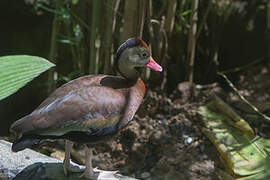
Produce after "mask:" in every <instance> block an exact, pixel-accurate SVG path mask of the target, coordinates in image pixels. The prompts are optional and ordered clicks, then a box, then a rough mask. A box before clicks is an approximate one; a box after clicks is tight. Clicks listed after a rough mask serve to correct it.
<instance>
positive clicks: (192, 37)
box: [186, 0, 199, 83]
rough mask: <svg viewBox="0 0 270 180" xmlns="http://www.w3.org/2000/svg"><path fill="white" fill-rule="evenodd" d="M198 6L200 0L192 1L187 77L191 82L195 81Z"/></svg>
mask: <svg viewBox="0 0 270 180" xmlns="http://www.w3.org/2000/svg"><path fill="white" fill-rule="evenodd" d="M198 6H199V0H192V1H191V10H192V12H191V16H190V30H189V38H188V56H187V57H188V58H187V68H186V69H187V72H186V74H187V78H186V80H188V81H189V82H190V83H193V76H194V75H193V69H194V59H195V47H196V33H197V20H198Z"/></svg>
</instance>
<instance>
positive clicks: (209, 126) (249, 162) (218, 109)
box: [200, 97, 270, 180]
mask: <svg viewBox="0 0 270 180" xmlns="http://www.w3.org/2000/svg"><path fill="white" fill-rule="evenodd" d="M200 113H201V115H202V122H203V124H204V126H205V127H203V128H202V131H203V133H204V134H205V135H206V136H207V137H208V138H209V139H210V140H211V141H212V143H213V144H214V145H215V147H216V148H217V150H218V151H219V153H220V158H221V160H222V162H223V164H224V166H225V167H226V169H227V170H228V173H230V175H228V174H227V173H225V172H221V176H223V178H224V179H233V178H230V177H231V176H234V177H236V179H241V180H244V179H245V180H248V179H269V177H270V173H269V172H270V171H269V169H270V166H269V164H270V155H269V143H270V141H269V140H266V139H263V138H260V137H255V138H254V135H253V131H252V129H251V128H250V126H249V124H248V123H247V122H245V121H244V119H242V118H241V117H240V116H239V115H238V114H236V113H235V112H234V111H233V110H232V109H231V108H230V107H229V106H228V105H227V104H225V103H224V102H223V101H222V100H221V99H220V98H218V97H215V98H214V99H213V100H212V101H211V102H209V103H208V104H207V105H206V106H202V107H201V108H200Z"/></svg>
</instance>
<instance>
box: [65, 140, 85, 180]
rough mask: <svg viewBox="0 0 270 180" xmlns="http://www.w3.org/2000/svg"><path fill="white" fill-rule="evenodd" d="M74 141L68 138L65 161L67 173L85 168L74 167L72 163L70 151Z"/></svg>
mask: <svg viewBox="0 0 270 180" xmlns="http://www.w3.org/2000/svg"><path fill="white" fill-rule="evenodd" d="M72 146H73V142H72V141H69V140H66V145H65V159H64V162H63V168H64V173H65V175H67V174H68V172H82V171H83V169H80V168H79V167H74V166H71V165H70V152H71V150H72Z"/></svg>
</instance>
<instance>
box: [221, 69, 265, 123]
mask: <svg viewBox="0 0 270 180" xmlns="http://www.w3.org/2000/svg"><path fill="white" fill-rule="evenodd" d="M217 74H218V75H220V76H222V77H223V78H224V79H225V80H226V81H227V83H228V84H229V85H230V86H231V88H232V89H233V90H234V91H235V92H236V94H237V95H238V96H239V97H240V99H242V100H243V101H244V102H245V103H246V104H247V105H248V106H249V107H250V108H252V109H253V110H254V111H255V112H256V113H258V114H259V115H260V116H261V117H263V118H264V119H266V120H267V122H270V117H269V116H267V115H265V114H263V113H262V112H260V111H259V110H258V108H257V107H255V106H254V105H252V104H251V103H250V102H249V101H248V100H247V99H246V98H245V97H244V96H242V95H241V94H240V93H239V91H238V90H237V89H236V87H235V86H234V85H233V83H232V82H231V81H230V80H229V79H228V77H227V76H226V75H225V74H223V73H221V72H218V73H217Z"/></svg>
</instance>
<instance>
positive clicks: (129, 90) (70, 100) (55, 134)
mask: <svg viewBox="0 0 270 180" xmlns="http://www.w3.org/2000/svg"><path fill="white" fill-rule="evenodd" d="M144 93H145V87H144V83H143V82H142V80H140V79H138V81H136V82H134V83H132V82H128V81H127V80H126V79H123V78H121V77H116V76H109V75H97V76H84V77H81V78H78V79H75V80H73V81H71V82H69V83H67V84H64V85H63V86H61V87H60V88H58V89H57V90H55V91H54V92H53V93H52V94H51V95H50V96H49V97H48V98H47V99H46V100H44V101H43V102H42V103H41V105H40V106H39V107H38V108H37V109H36V110H34V111H33V112H32V113H31V114H29V115H28V116H25V117H24V118H22V119H20V120H18V121H16V122H15V123H13V124H12V126H11V132H12V133H13V134H15V137H16V139H17V141H16V142H15V143H14V144H13V150H14V151H19V150H22V149H24V148H25V146H26V147H27V146H30V145H31V144H32V143H36V141H39V140H40V139H43V138H65V139H70V140H73V141H77V142H82V143H92V142H95V141H98V140H100V139H102V138H103V137H106V136H110V135H112V134H115V133H116V132H117V131H118V130H119V129H121V128H122V127H124V126H125V125H127V124H128V122H129V121H130V120H131V119H132V118H133V116H134V114H135V112H136V111H137V109H138V107H139V105H140V104H141V102H142V99H143V96H144Z"/></svg>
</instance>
